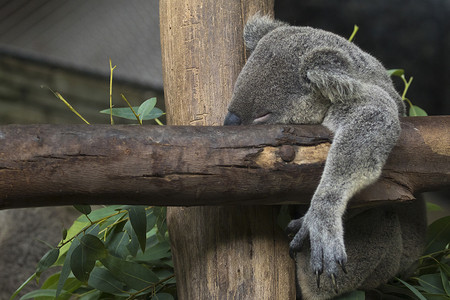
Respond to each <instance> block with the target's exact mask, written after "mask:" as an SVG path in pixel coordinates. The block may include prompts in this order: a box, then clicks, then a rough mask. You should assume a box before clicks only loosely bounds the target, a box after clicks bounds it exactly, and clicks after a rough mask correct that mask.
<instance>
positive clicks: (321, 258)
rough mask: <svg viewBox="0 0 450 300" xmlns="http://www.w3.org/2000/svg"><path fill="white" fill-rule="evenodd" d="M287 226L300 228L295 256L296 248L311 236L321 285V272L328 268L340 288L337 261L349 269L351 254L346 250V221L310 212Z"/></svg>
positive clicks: (313, 260) (313, 265)
mask: <svg viewBox="0 0 450 300" xmlns="http://www.w3.org/2000/svg"><path fill="white" fill-rule="evenodd" d="M287 230H288V232H289V231H290V232H293V231H295V230H297V233H296V234H295V236H294V238H293V239H292V241H291V243H290V251H289V252H290V255H291V257H292V256H293V255H294V254H295V252H299V251H300V250H301V248H302V246H303V243H304V242H305V240H306V239H307V238H308V237H309V239H310V242H311V256H310V265H311V269H312V271H313V272H314V274H315V275H316V278H317V286H318V287H320V275H321V274H322V273H323V272H324V271H325V274H327V275H328V277H329V278H330V280H331V282H332V284H333V286H334V288H335V290H337V284H336V276H337V268H338V267H337V265H340V266H341V267H342V270H343V271H344V272H345V273H347V271H346V269H345V263H346V262H347V254H346V253H345V246H344V234H343V228H342V221H341V220H339V219H337V220H333V219H332V218H328V217H324V216H320V215H315V214H314V213H311V212H308V213H306V214H305V216H303V217H302V218H300V219H297V220H292V221H291V222H290V223H289V225H288V228H287Z"/></svg>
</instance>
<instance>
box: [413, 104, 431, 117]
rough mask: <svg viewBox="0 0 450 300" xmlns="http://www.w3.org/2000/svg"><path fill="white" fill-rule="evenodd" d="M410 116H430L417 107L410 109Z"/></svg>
mask: <svg viewBox="0 0 450 300" xmlns="http://www.w3.org/2000/svg"><path fill="white" fill-rule="evenodd" d="M409 116H410V117H425V116H428V115H427V113H426V112H425V111H424V110H423V109H421V108H420V107H418V106H416V105H412V106H410V107H409Z"/></svg>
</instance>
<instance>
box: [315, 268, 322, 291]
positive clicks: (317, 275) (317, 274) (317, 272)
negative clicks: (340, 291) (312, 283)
mask: <svg viewBox="0 0 450 300" xmlns="http://www.w3.org/2000/svg"><path fill="white" fill-rule="evenodd" d="M321 274H322V271H319V270H317V271H316V281H317V288H318V289H320V275H321Z"/></svg>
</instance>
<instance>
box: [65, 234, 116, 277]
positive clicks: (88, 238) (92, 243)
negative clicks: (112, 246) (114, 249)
mask: <svg viewBox="0 0 450 300" xmlns="http://www.w3.org/2000/svg"><path fill="white" fill-rule="evenodd" d="M106 255H107V251H106V248H105V245H104V244H103V242H102V241H100V240H99V238H98V237H96V236H93V235H91V234H86V235H84V236H83V237H82V238H81V239H80V245H78V246H77V247H76V248H75V249H74V250H73V253H72V256H71V258H70V268H71V269H72V272H73V275H75V277H76V278H77V279H78V280H80V281H81V282H86V281H88V279H89V274H90V272H91V271H92V269H93V268H94V265H95V262H96V261H97V260H98V259H102V258H104V257H106Z"/></svg>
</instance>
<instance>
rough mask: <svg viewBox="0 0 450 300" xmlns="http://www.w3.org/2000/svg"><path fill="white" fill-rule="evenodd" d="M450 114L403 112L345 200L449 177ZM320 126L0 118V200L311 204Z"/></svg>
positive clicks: (391, 194) (398, 192)
mask: <svg viewBox="0 0 450 300" xmlns="http://www.w3.org/2000/svg"><path fill="white" fill-rule="evenodd" d="M449 127H450V117H449V116H446V117H424V118H422V117H415V118H404V119H403V120H402V128H403V130H402V135H401V138H400V140H399V142H398V144H397V146H396V147H395V148H394V150H393V151H392V153H391V155H390V157H389V160H388V162H387V164H386V166H385V168H384V171H383V174H382V176H381V178H380V180H379V181H378V182H377V183H376V184H374V185H372V186H370V187H368V188H367V189H366V190H365V191H363V192H362V193H360V194H359V195H358V196H357V197H355V199H353V200H352V201H351V202H350V205H353V206H355V205H369V203H372V202H373V203H379V202H380V201H387V200H390V201H393V200H400V201H402V200H410V199H412V198H413V194H414V193H415V192H420V191H425V190H433V189H437V188H439V187H444V186H449V185H450V130H448V128H449ZM330 142H331V136H330V133H329V132H328V131H327V130H326V129H325V128H324V127H322V126H305V125H303V126H299V125H297V126H291V125H276V126H240V127H229V126H227V127H216V126H215V127H192V126H181V127H180V126H117V125H116V126H109V125H93V126H87V125H8V126H0V208H17V207H31V206H50V205H64V204H80V203H90V204H114V203H125V204H146V205H177V206H180V205H182V206H197V205H239V204H258V205H259V204H267V205H273V204H281V203H304V204H308V203H309V200H310V198H311V195H312V194H313V192H314V190H315V188H316V186H317V183H318V181H319V178H320V175H321V173H322V168H323V165H324V163H325V159H326V156H327V152H328V148H329V146H330Z"/></svg>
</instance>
